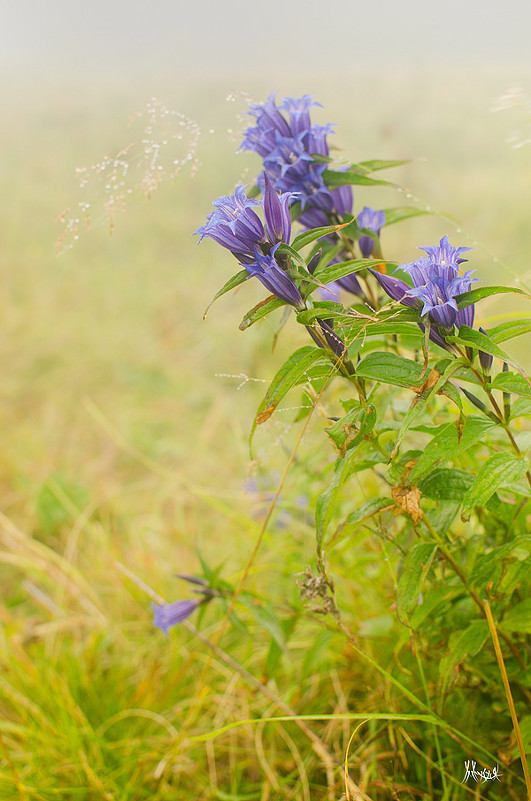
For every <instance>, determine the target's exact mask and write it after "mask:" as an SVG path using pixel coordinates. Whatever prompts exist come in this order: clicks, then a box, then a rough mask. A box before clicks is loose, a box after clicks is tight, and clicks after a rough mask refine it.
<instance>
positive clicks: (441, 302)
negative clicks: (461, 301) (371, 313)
mask: <svg viewBox="0 0 531 801" xmlns="http://www.w3.org/2000/svg"><path fill="white" fill-rule="evenodd" d="M420 250H424V251H425V253H427V254H428V255H427V256H422V257H421V258H420V259H417V260H416V261H413V262H411V263H409V264H401V265H400V267H399V268H398V269H399V270H403V271H404V272H406V273H407V274H408V275H409V277H410V278H411V281H412V283H413V286H412V287H411V286H409V284H406V283H405V282H404V281H401V280H400V279H399V278H394V277H392V276H389V275H382V274H381V273H378V272H376V271H375V270H371V272H372V274H373V275H374V276H375V277H376V278H377V279H378V281H379V282H380V284H381V286H382V287H383V289H385V291H386V292H387V294H388V295H389V296H390V297H391V298H393V300H398V301H400V303H401V304H402V305H403V306H410V307H411V308H413V309H418V310H419V311H420V313H421V316H422V317H425V315H427V314H428V315H429V317H430V321H431V322H432V323H434V324H435V325H436V326H440V328H441V329H443V331H450V330H451V329H452V328H453V326H454V325H455V326H457V327H458V328H459V326H461V325H468V326H472V325H473V322H474V305H473V304H471V305H469V306H466V307H465V308H464V309H458V307H457V301H456V300H455V298H456V296H457V295H460V294H461V293H463V292H468V291H469V289H470V288H471V285H472V281H476V280H477V279H475V278H471V277H470V276H471V275H472V273H473V272H474V271H473V270H470V271H469V272H466V273H461V271H460V268H459V265H460V264H461V263H462V262H463V261H466V259H462V258H460V257H461V254H462V253H464V252H466V251H467V250H470V248H464V247H458V248H456V247H453V246H452V245H450V244H449V243H448V237H446V236H443V238H442V239H441V241H440V243H439V244H438V245H435V246H433V247H426V248H420ZM435 336H436V337H437V335H436V334H435ZM439 339H441V337H437V338H436V340H435V341H437V342H438V343H439V344H441V342H439ZM442 343H443V344H444V340H442Z"/></svg>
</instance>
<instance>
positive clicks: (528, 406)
mask: <svg viewBox="0 0 531 801" xmlns="http://www.w3.org/2000/svg"><path fill="white" fill-rule="evenodd" d="M505 375H507V373H505ZM530 389H531V387H530ZM529 416H531V400H529V399H528V398H518V399H517V400H515V402H514V403H513V404H512V405H511V420H515V419H516V418H517V417H529Z"/></svg>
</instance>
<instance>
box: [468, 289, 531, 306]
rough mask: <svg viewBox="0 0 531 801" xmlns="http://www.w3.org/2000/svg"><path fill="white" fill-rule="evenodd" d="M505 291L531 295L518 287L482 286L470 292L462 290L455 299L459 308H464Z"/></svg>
mask: <svg viewBox="0 0 531 801" xmlns="http://www.w3.org/2000/svg"><path fill="white" fill-rule="evenodd" d="M505 292H514V293H516V294H517V295H525V296H526V297H530V296H529V295H528V293H527V292H524V290H523V289H516V287H510V286H480V287H478V288H477V289H471V290H470V291H469V292H462V293H461V294H460V295H456V296H455V299H456V301H457V308H458V309H464V308H465V307H466V306H470V305H471V304H472V303H477V302H478V300H483V298H488V297H490V296H491V295H501V294H504V293H505Z"/></svg>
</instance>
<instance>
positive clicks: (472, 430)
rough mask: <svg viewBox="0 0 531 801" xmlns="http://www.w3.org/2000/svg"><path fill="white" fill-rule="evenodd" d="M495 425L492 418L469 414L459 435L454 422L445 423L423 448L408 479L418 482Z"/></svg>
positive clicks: (480, 438) (478, 439) (474, 442)
mask: <svg viewBox="0 0 531 801" xmlns="http://www.w3.org/2000/svg"><path fill="white" fill-rule="evenodd" d="M495 425H496V424H495V423H494V422H493V421H492V420H487V419H485V418H484V417H480V416H479V415H473V414H471V415H469V416H468V417H467V419H466V421H465V424H464V426H463V429H462V431H461V436H460V437H459V435H458V429H457V426H456V425H455V423H447V424H446V425H445V426H443V427H442V428H441V429H439V431H438V432H437V434H436V435H435V436H434V437H433V439H431V440H430V441H429V442H428V444H427V445H426V447H425V448H424V450H423V452H422V455H421V456H420V458H419V459H418V461H417V463H416V465H415V467H414V468H413V470H412V471H411V473H410V474H409V481H410V482H411V483H412V484H418V482H419V481H420V480H421V479H422V478H424V476H426V475H427V474H428V473H429V472H430V471H431V470H432V469H433V468H434V467H435V466H436V465H438V464H444V462H446V461H448V460H449V459H451V458H452V457H454V456H460V455H461V453H463V452H464V451H466V450H468V448H470V447H471V446H472V445H476V444H477V443H478V442H481V440H482V439H483V436H484V434H485V433H486V432H487V431H488V430H489V429H490V428H493V427H494V426H495Z"/></svg>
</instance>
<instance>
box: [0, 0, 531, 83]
mask: <svg viewBox="0 0 531 801" xmlns="http://www.w3.org/2000/svg"><path fill="white" fill-rule="evenodd" d="M530 30H531V4H530V3H529V2H527V1H526V0H509V1H508V2H504V3H500V2H496V1H495V0H481V1H480V0H468V2H467V0H446V2H444V3H440V2H430V0H402V2H397V1H396V0H372V2H367V1H366V0H365V1H364V2H360V0H350V1H349V0H333V1H332V2H316V0H306V1H305V2H304V1H303V0H269V1H268V2H260V3H258V2H255V3H253V2H249V1H247V2H245V0H223V1H222V2H221V1H216V2H212V1H211V0H197V2H195V3H192V2H184V0H175V1H174V2H169V1H168V0H152V1H151V2H143V1H142V0H86V2H80V1H79V0H47V2H38V0H2V3H1V4H0V52H1V54H2V60H3V62H4V70H5V69H6V68H7V69H8V70H9V69H11V70H12V71H11V72H8V75H7V76H5V78H6V77H8V76H9V79H10V80H13V79H14V78H15V77H16V74H17V73H16V71H18V74H29V75H32V76H33V77H34V78H35V80H36V81H37V82H39V81H40V80H42V79H43V77H45V75H46V74H47V73H50V74H54V73H55V74H59V75H61V74H62V75H63V77H66V75H65V72H66V73H68V76H69V77H70V78H72V77H74V76H76V75H77V76H86V75H90V74H92V75H95V74H96V73H101V72H108V71H110V72H112V73H113V75H114V76H121V77H126V76H127V75H134V74H138V73H151V74H156V73H157V72H158V73H161V72H164V71H167V72H179V74H180V76H179V77H180V79H181V80H183V79H186V77H188V78H192V77H193V78H194V79H197V78H208V76H209V75H212V74H215V75H218V76H219V75H220V74H223V73H226V72H235V71H241V72H242V74H250V73H252V74H261V73H264V72H268V71H274V72H288V73H289V72H293V71H297V72H300V71H302V70H309V71H311V72H326V73H328V74H335V75H336V76H337V77H338V78H340V77H341V73H342V72H345V71H350V70H354V69H360V68H364V69H367V70H370V69H378V68H380V67H382V66H385V67H386V68H397V67H400V68H410V69H412V70H413V71H416V72H417V71H424V70H426V69H428V70H431V69H444V68H456V67H468V68H469V67H471V66H482V67H498V68H503V69H507V68H509V69H511V68H512V69H516V70H517V69H518V68H522V67H524V66H529V63H530V43H529V32H530Z"/></svg>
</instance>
